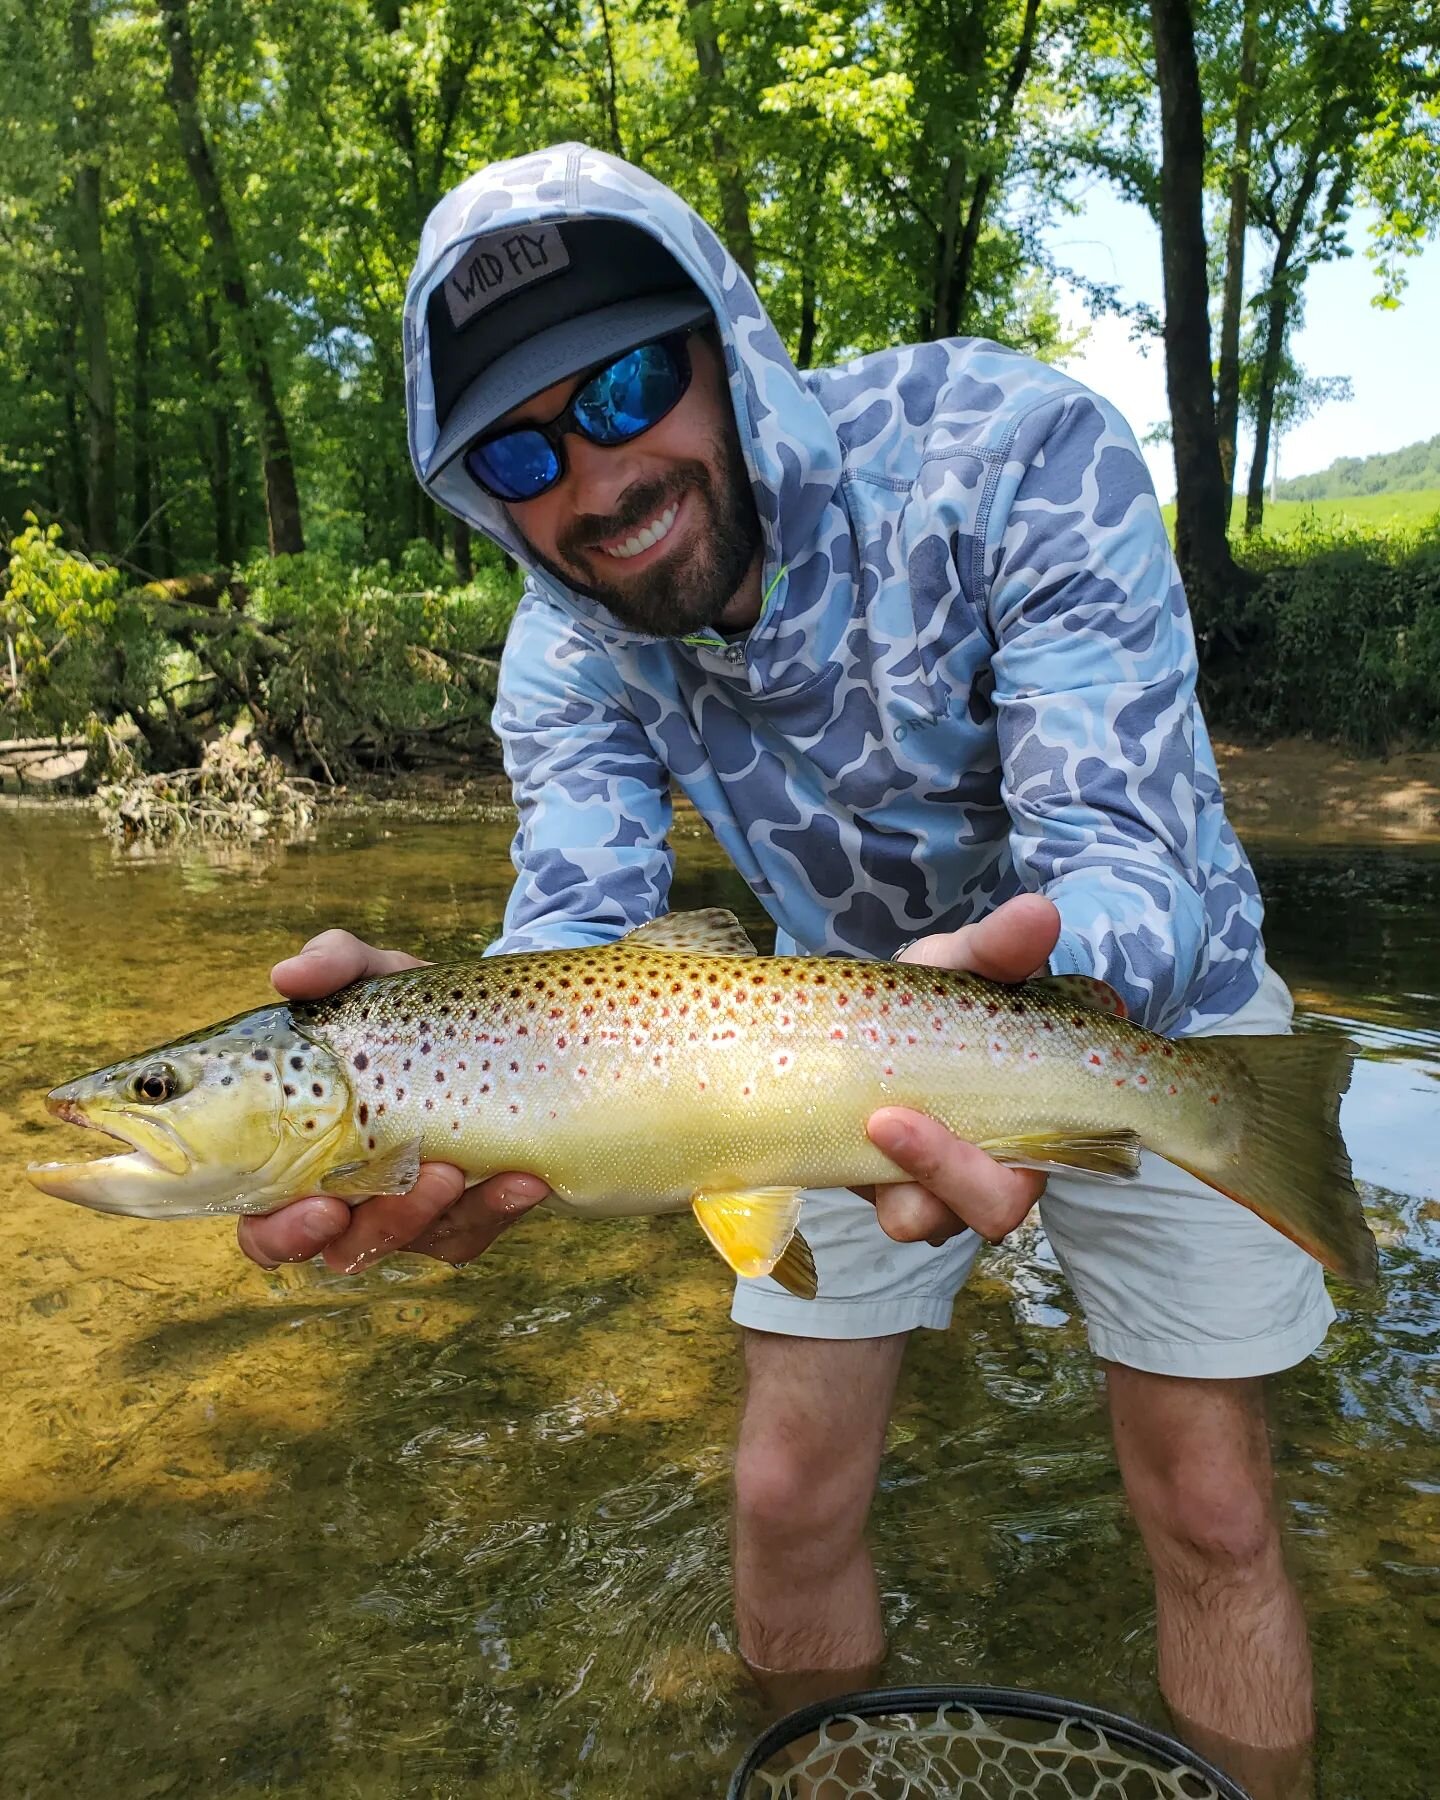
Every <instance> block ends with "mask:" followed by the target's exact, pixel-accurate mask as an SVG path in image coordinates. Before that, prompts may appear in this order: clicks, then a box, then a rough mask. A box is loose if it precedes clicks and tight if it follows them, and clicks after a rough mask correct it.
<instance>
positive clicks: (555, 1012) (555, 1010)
mask: <svg viewBox="0 0 1440 1800" xmlns="http://www.w3.org/2000/svg"><path fill="white" fill-rule="evenodd" d="M550 1017H551V1018H552V1019H563V1018H564V1017H565V1011H564V1008H563V1007H559V1006H552V1007H551V1008H550Z"/></svg>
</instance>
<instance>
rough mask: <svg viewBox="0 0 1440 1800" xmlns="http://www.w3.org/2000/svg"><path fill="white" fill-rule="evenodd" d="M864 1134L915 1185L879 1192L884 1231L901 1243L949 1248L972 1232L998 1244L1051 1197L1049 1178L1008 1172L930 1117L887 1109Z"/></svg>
mask: <svg viewBox="0 0 1440 1800" xmlns="http://www.w3.org/2000/svg"><path fill="white" fill-rule="evenodd" d="M866 1130H867V1132H868V1134H869V1138H870V1142H871V1143H872V1144H874V1146H875V1148H876V1149H877V1150H881V1151H883V1152H884V1154H885V1155H886V1156H888V1157H889V1158H890V1160H891V1162H893V1163H896V1164H898V1166H899V1167H900V1168H902V1169H904V1170H905V1171H906V1172H907V1173H908V1174H910V1175H912V1176H913V1177H914V1178H915V1179H914V1181H912V1182H895V1183H891V1184H888V1185H883V1186H880V1187H877V1188H876V1190H875V1211H876V1215H877V1217H878V1218H879V1221H880V1225H881V1228H882V1229H883V1230H884V1232H885V1233H886V1235H887V1236H889V1237H892V1238H894V1239H895V1240H896V1241H897V1242H898V1243H902V1244H908V1243H919V1242H921V1241H922V1240H923V1241H926V1242H930V1243H943V1242H944V1241H945V1239H946V1238H947V1237H951V1236H953V1235H954V1232H955V1231H957V1230H963V1229H964V1228H965V1227H966V1226H969V1227H970V1229H971V1230H972V1231H978V1232H979V1234H980V1236H981V1237H983V1238H986V1239H988V1240H989V1242H990V1243H992V1244H998V1243H1000V1242H1001V1241H1002V1240H1003V1239H1004V1238H1006V1237H1008V1236H1009V1234H1010V1233H1011V1232H1012V1231H1014V1230H1015V1228H1016V1227H1017V1226H1018V1225H1020V1224H1023V1222H1024V1220H1025V1218H1026V1216H1027V1215H1028V1213H1029V1211H1030V1209H1031V1207H1032V1206H1034V1204H1035V1202H1036V1201H1037V1200H1038V1199H1039V1198H1040V1196H1041V1194H1042V1193H1044V1191H1045V1177H1044V1176H1043V1175H1041V1174H1039V1173H1037V1172H1036V1171H1035V1170H1033V1169H1007V1168H1003V1167H1002V1166H1001V1165H1000V1164H999V1163H997V1162H996V1161H995V1160H994V1158H993V1157H990V1156H987V1155H986V1153H985V1152H984V1151H983V1150H980V1149H977V1148H976V1146H975V1145H974V1144H967V1143H966V1142H965V1141H964V1140H963V1139H962V1138H957V1137H955V1136H953V1135H952V1134H951V1133H950V1132H949V1131H947V1130H946V1129H945V1127H944V1126H943V1125H941V1124H939V1123H937V1122H936V1121H935V1120H934V1119H931V1118H927V1117H926V1115H925V1114H924V1113H917V1112H911V1111H909V1110H908V1109H907V1108H904V1107H896V1106H891V1107H884V1108H882V1110H881V1111H879V1112H877V1113H875V1114H873V1115H872V1116H871V1119H870V1121H869V1124H868V1126H867V1127H866ZM952 1226H953V1229H952Z"/></svg>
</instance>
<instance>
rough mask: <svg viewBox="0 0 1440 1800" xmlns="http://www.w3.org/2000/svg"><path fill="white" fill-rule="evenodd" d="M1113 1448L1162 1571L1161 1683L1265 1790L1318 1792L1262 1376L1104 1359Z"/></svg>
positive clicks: (1302, 1650) (1219, 1755)
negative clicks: (1189, 1376)
mask: <svg viewBox="0 0 1440 1800" xmlns="http://www.w3.org/2000/svg"><path fill="white" fill-rule="evenodd" d="M1106 1377H1107V1380H1108V1382H1109V1388H1110V1418H1111V1424H1112V1426H1113V1428H1114V1432H1115V1450H1116V1455H1117V1456H1118V1458H1119V1462H1120V1471H1121V1474H1122V1475H1123V1476H1124V1478H1125V1491H1126V1493H1127V1494H1128V1496H1129V1499H1130V1506H1131V1509H1132V1511H1133V1512H1134V1514H1135V1519H1136V1522H1137V1524H1138V1525H1139V1527H1140V1531H1141V1535H1142V1536H1143V1537H1144V1540H1145V1547H1146V1549H1147V1550H1148V1551H1149V1553H1150V1562H1151V1565H1152V1567H1153V1569H1154V1572H1155V1600H1156V1610H1157V1624H1158V1634H1159V1663H1160V1689H1161V1692H1162V1693H1163V1694H1164V1696H1165V1699H1166V1701H1167V1703H1168V1704H1169V1706H1170V1709H1171V1711H1172V1712H1173V1713H1174V1715H1175V1719H1176V1722H1177V1724H1178V1725H1179V1727H1180V1729H1181V1730H1182V1732H1183V1733H1184V1734H1185V1735H1186V1736H1187V1737H1188V1738H1189V1739H1190V1741H1191V1742H1192V1743H1193V1744H1194V1745H1195V1747H1196V1749H1198V1750H1199V1751H1200V1752H1201V1753H1202V1754H1203V1755H1206V1756H1208V1757H1210V1759H1211V1760H1212V1761H1214V1762H1216V1763H1218V1764H1219V1765H1220V1766H1221V1767H1222V1768H1225V1769H1226V1770H1227V1771H1228V1772H1229V1773H1231V1774H1232V1775H1233V1776H1234V1777H1235V1779H1236V1780H1237V1781H1239V1782H1240V1783H1241V1785H1242V1786H1244V1787H1246V1788H1247V1789H1248V1790H1249V1791H1250V1792H1251V1793H1252V1794H1253V1795H1254V1797H1255V1800H1292V1797H1298V1796H1301V1795H1304V1794H1308V1793H1309V1792H1310V1791H1311V1789H1310V1779H1311V1777H1310V1744H1311V1739H1312V1737H1313V1735H1314V1714H1313V1711H1312V1702H1311V1687H1310V1644H1309V1640H1308V1638H1307V1636H1306V1631H1305V1615H1304V1613H1303V1612H1302V1610H1301V1607H1300V1599H1299V1596H1298V1594H1297V1593H1296V1592H1295V1589H1294V1586H1293V1585H1292V1584H1291V1581H1290V1579H1289V1577H1288V1576H1287V1574H1286V1572H1285V1565H1284V1561H1283V1558H1282V1555H1281V1549H1280V1533H1279V1528H1278V1526H1277V1525H1276V1522H1275V1517H1274V1514H1273V1512H1272V1509H1271V1486H1272V1481H1271V1465H1270V1443H1269V1437H1268V1435H1267V1432H1266V1428H1265V1413H1264V1406H1263V1397H1262V1389H1261V1384H1260V1382H1259V1381H1188V1380H1179V1379H1177V1378H1175V1377H1173V1376H1169V1375H1147V1374H1144V1373H1142V1372H1141V1371H1139V1370H1137V1369H1128V1368H1125V1367H1123V1366H1121V1365H1120V1364H1117V1363H1108V1364H1107V1365H1106Z"/></svg>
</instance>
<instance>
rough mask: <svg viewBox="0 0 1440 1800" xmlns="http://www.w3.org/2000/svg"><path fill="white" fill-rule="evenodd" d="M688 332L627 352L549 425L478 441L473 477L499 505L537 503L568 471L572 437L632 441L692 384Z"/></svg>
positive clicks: (471, 452)
mask: <svg viewBox="0 0 1440 1800" xmlns="http://www.w3.org/2000/svg"><path fill="white" fill-rule="evenodd" d="M689 336H690V334H689V332H676V333H674V334H673V335H671V336H670V337H663V338H657V339H656V340H655V341H654V342H653V343H650V344H640V345H639V346H638V347H637V348H636V349H634V350H627V351H626V352H625V354H624V355H623V356H617V357H616V358H615V360H614V361H613V362H608V363H606V364H604V365H603V367H601V368H599V369H597V370H596V371H595V372H594V373H593V374H592V375H590V376H589V377H588V379H587V380H585V381H584V382H583V383H582V384H581V385H580V386H579V387H578V388H577V389H576V390H575V392H574V393H573V394H572V395H571V396H570V402H569V404H568V405H567V406H566V407H565V409H564V411H563V412H561V413H558V414H557V415H556V417H555V418H553V419H550V420H547V422H546V423H545V424H543V425H514V426H511V427H509V428H508V429H507V430H504V431H496V432H493V433H492V434H491V435H490V436H488V437H479V438H476V440H475V442H474V443H473V444H471V446H470V447H469V449H468V450H466V452H465V455H464V463H465V469H466V472H467V473H468V474H469V475H470V477H471V479H472V480H474V481H476V482H478V483H479V485H480V486H481V487H482V488H484V490H485V492H486V493H487V494H489V495H490V496H491V498H492V499H495V500H534V499H536V498H538V497H539V495H541V494H544V493H547V492H548V491H549V490H550V489H551V488H552V487H554V485H555V483H556V482H557V481H559V480H560V479H561V477H562V476H563V475H564V473H565V436H566V433H567V432H571V431H577V432H579V434H580V436H581V437H583V438H588V439H589V441H590V442H591V443H592V444H603V445H606V446H611V445H614V444H628V443H629V442H630V440H631V438H637V437H639V436H640V434H641V432H642V431H649V429H650V427H651V426H652V425H658V424H659V423H660V421H661V420H662V419H663V418H664V417H665V415H666V413H668V412H670V411H672V410H673V409H674V408H675V407H676V406H677V405H678V404H679V403H680V400H681V399H682V398H683V396H684V394H685V390H686V389H687V388H688V387H689V386H690V346H689V341H688V340H689Z"/></svg>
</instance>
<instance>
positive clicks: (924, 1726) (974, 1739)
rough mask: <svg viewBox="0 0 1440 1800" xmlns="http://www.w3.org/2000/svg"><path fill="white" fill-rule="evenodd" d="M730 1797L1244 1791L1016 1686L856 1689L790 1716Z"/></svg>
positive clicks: (1138, 1728)
mask: <svg viewBox="0 0 1440 1800" xmlns="http://www.w3.org/2000/svg"><path fill="white" fill-rule="evenodd" d="M727 1800H1246V1796H1245V1794H1244V1792H1243V1791H1242V1790H1241V1789H1240V1788H1238V1787H1236V1786H1235V1784H1234V1783H1233V1782H1232V1781H1230V1780H1229V1778H1228V1777H1227V1776H1225V1775H1222V1774H1221V1773H1220V1771H1219V1770H1218V1769H1214V1768H1211V1766H1210V1765H1209V1764H1208V1763H1205V1762H1202V1761H1201V1759H1200V1758H1199V1757H1198V1756H1196V1755H1195V1754H1194V1753H1193V1752H1192V1751H1190V1750H1187V1749H1186V1748H1185V1746H1184V1745H1183V1744H1179V1743H1176V1742H1175V1741H1174V1739H1172V1738H1168V1737H1165V1736H1164V1735H1162V1734H1161V1733H1160V1732H1156V1731H1151V1730H1150V1729H1149V1728H1148V1727H1147V1726H1144V1725H1139V1724H1136V1723H1135V1722H1134V1721H1132V1720H1129V1719H1122V1718H1119V1717H1118V1716H1116V1715H1115V1714H1113V1713H1104V1712H1099V1711H1097V1710H1096V1709H1095V1708H1093V1707H1088V1706H1083V1705H1079V1704H1077V1703H1076V1702H1074V1701H1068V1700H1057V1699H1053V1698H1051V1697H1050V1696H1049V1695H1045V1694H1027V1693H1022V1692H1019V1691H1017V1690H1012V1689H1007V1688H904V1689H901V1688H897V1689H891V1690H889V1691H885V1690H877V1691H875V1692H873V1693H868V1694H852V1695H848V1696H846V1697H845V1698H844V1699H841V1700H833V1701H826V1702H823V1703H821V1704H820V1705H816V1706H809V1707H806V1708H804V1709H803V1710H802V1711H801V1712H797V1713H792V1714H790V1716H789V1717H788V1718H786V1719H782V1720H780V1721H779V1723H778V1724H777V1725H775V1726H772V1727H771V1729H770V1730H769V1731H768V1732H766V1734H765V1735H764V1737H762V1738H761V1739H760V1740H759V1742H758V1743H756V1744H755V1746H754V1747H753V1749H752V1750H751V1752H750V1755H749V1756H748V1757H747V1758H746V1760H745V1762H744V1763H743V1764H742V1765H741V1766H740V1768H739V1769H738V1770H737V1771H736V1773H735V1778H734V1780H733V1781H732V1782H731V1785H730V1791H729V1795H728V1797H727Z"/></svg>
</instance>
